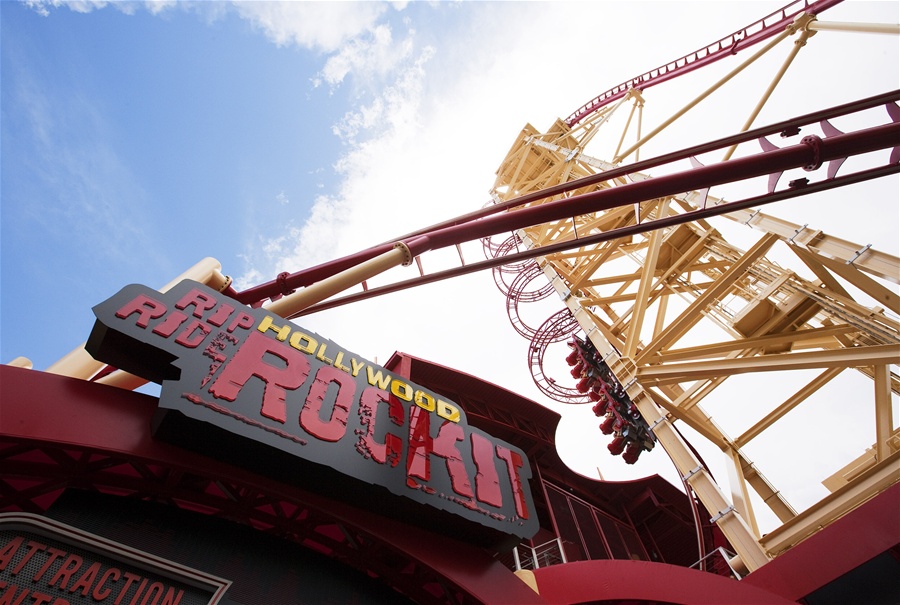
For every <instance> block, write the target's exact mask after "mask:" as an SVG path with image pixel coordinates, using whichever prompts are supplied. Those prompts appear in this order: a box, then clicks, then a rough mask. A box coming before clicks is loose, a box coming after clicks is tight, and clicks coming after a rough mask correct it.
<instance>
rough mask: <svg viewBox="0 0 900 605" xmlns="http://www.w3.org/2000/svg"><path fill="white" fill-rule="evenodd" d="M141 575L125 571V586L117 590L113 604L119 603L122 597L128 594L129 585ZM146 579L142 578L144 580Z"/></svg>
mask: <svg viewBox="0 0 900 605" xmlns="http://www.w3.org/2000/svg"><path fill="white" fill-rule="evenodd" d="M140 577H141V576H138V575H135V574H133V573H129V572H127V571H126V572H125V586H124V587H123V588H122V590H120V591H119V594H118V595H117V596H116V601H115V603H114V605H119V603H121V602H122V597H124V596H125V595H126V594H128V589H129V588H131V585H132V584H133V583H134V581H135V580H137V579H139V578H140ZM146 581H147V580H144V582H146Z"/></svg>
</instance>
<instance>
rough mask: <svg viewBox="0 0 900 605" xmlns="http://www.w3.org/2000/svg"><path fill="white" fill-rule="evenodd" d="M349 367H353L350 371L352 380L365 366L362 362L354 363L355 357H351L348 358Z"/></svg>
mask: <svg viewBox="0 0 900 605" xmlns="http://www.w3.org/2000/svg"><path fill="white" fill-rule="evenodd" d="M350 365H351V366H353V369H352V370H351V371H350V374H351V375H352V376H353V377H354V378H356V375H357V374H359V371H360V370H361V369H363V366H364V365H366V362H364V361H356V358H355V357H351V358H350ZM369 384H371V381H369Z"/></svg>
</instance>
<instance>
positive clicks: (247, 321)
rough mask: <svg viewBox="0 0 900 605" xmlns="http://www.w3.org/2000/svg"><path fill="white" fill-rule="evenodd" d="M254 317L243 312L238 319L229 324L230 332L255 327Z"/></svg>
mask: <svg viewBox="0 0 900 605" xmlns="http://www.w3.org/2000/svg"><path fill="white" fill-rule="evenodd" d="M253 322H254V319H253V316H252V315H250V314H249V313H244V312H243V311H241V312H239V313H238V314H237V317H235V318H234V321H232V322H231V323H230V324H228V332H229V333H231V332H234V331H235V330H236V329H237V328H244V329H245V330H249V329H250V328H252V327H253Z"/></svg>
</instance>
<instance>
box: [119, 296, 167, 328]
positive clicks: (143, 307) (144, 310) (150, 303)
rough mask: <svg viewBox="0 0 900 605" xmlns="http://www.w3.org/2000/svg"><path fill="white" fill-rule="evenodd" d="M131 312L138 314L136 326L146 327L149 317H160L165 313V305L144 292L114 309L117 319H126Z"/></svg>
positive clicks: (148, 323)
mask: <svg viewBox="0 0 900 605" xmlns="http://www.w3.org/2000/svg"><path fill="white" fill-rule="evenodd" d="M133 313H137V314H138V319H137V322H136V323H137V326H138V327H139V328H146V327H147V326H149V325H150V320H151V319H156V318H157V317H162V316H163V315H165V313H166V305H164V304H162V303H161V302H159V301H158V300H154V299H152V298H150V297H149V296H147V295H146V294H139V295H138V296H137V297H136V298H135V299H134V300H132V301H131V302H129V303H128V304H126V305H125V306H124V307H122V308H121V309H119V310H118V311H116V317H118V318H119V319H128V317H130V316H131V315H132V314H133Z"/></svg>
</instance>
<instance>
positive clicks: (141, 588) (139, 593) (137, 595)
mask: <svg viewBox="0 0 900 605" xmlns="http://www.w3.org/2000/svg"><path fill="white" fill-rule="evenodd" d="M145 586H147V578H144V579H143V580H141V585H140V586H138V588H137V592H135V593H134V596H133V597H131V602H130V603H129V604H128V605H135V603H137V600H138V597H139V596H141V593H142V592H144V587H145Z"/></svg>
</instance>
